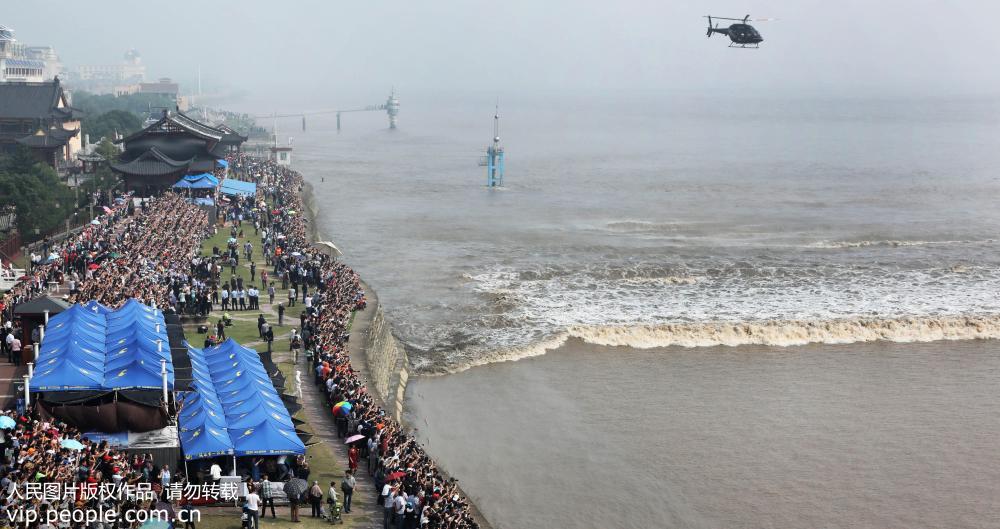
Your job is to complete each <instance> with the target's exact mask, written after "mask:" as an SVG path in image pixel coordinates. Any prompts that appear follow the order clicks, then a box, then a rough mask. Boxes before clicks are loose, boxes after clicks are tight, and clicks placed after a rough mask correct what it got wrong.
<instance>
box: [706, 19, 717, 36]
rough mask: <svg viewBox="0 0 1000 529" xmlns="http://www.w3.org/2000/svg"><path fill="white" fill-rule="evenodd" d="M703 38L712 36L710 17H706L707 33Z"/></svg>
mask: <svg viewBox="0 0 1000 529" xmlns="http://www.w3.org/2000/svg"><path fill="white" fill-rule="evenodd" d="M716 27H718V23H716ZM705 36H706V37H711V36H712V15H709V16H708V31H707V32H706V33H705Z"/></svg>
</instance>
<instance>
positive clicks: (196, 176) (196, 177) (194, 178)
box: [184, 173, 219, 185]
mask: <svg viewBox="0 0 1000 529" xmlns="http://www.w3.org/2000/svg"><path fill="white" fill-rule="evenodd" d="M184 179H185V180H187V181H188V182H196V181H198V180H203V179H207V180H208V181H209V182H212V183H213V184H216V185H218V183H219V179H218V178H216V177H215V175H214V174H212V173H199V174H189V175H187V176H185V177H184Z"/></svg>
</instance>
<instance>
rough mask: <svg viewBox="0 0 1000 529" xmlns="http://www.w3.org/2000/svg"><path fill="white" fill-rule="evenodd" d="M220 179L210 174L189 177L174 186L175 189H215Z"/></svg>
mask: <svg viewBox="0 0 1000 529" xmlns="http://www.w3.org/2000/svg"><path fill="white" fill-rule="evenodd" d="M218 186H219V179H218V178H216V177H214V176H212V175H211V174H208V173H202V174H197V175H187V176H185V177H184V178H181V179H180V180H178V181H177V183H176V184H174V189H215V188H216V187H218Z"/></svg>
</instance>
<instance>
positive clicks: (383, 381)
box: [301, 182, 493, 529]
mask: <svg viewBox="0 0 1000 529" xmlns="http://www.w3.org/2000/svg"><path fill="white" fill-rule="evenodd" d="M301 194H302V202H303V204H304V205H305V209H306V211H305V213H306V215H307V218H308V220H309V231H308V236H309V240H310V241H312V242H317V241H322V240H326V239H324V238H323V237H322V233H321V232H320V231H319V227H318V226H317V223H316V219H317V218H318V214H319V209H318V208H317V206H316V201H315V198H314V196H313V187H312V184H309V183H308V182H307V183H306V184H305V186H304V187H303V189H302V190H301ZM324 248H325V247H324ZM361 286H362V288H364V290H365V296H366V300H367V302H368V304H367V306H366V307H365V310H361V311H357V312H355V313H354V320H353V321H352V322H351V329H350V330H351V339H350V340H349V341H348V342H347V352H348V354H349V355H350V357H351V366H352V367H353V368H354V370H355V371H357V372H358V374H359V375H360V377H361V379H362V380H364V381H365V384H366V385H367V386H368V388H369V391H370V392H371V395H372V396H373V397H374V398H375V400H377V401H379V405H381V406H382V409H384V410H386V413H390V414H392V416H393V418H395V419H396V421H397V422H399V423H400V424H401V425H403V427H404V428H410V426H409V425H408V424H406V422H405V421H404V420H403V403H404V401H405V397H406V383H407V381H408V380H409V378H410V372H409V366H410V360H409V359H408V358H407V356H406V350H405V349H404V348H403V346H402V345H400V343H399V341H398V340H396V337H395V336H393V334H392V326H391V325H390V324H389V321H388V320H386V318H385V312H384V311H383V309H382V304H381V303H379V300H378V294H377V293H376V292H375V290H374V289H373V288H371V286H369V285H368V284H367V283H365V282H364V281H362V282H361ZM439 469H440V470H441V472H442V474H444V475H445V476H448V473H447V471H446V470H445V469H444V468H441V467H439ZM459 490H462V489H461V487H459ZM462 494H463V495H464V496H465V497H466V498H467V499H468V501H469V508H470V510H471V511H472V514H473V516H474V517H475V519H476V522H477V523H479V527H480V528H481V529H493V526H492V525H491V524H490V522H489V520H487V519H486V517H485V516H483V513H482V512H481V511H480V510H479V508H478V507H476V504H475V502H474V501H473V500H472V498H471V497H470V496H469V495H468V494H466V493H465V491H462Z"/></svg>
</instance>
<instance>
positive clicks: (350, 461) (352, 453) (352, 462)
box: [347, 446, 359, 472]
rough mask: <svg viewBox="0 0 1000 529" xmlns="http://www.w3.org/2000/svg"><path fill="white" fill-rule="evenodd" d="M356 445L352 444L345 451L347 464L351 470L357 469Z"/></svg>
mask: <svg viewBox="0 0 1000 529" xmlns="http://www.w3.org/2000/svg"><path fill="white" fill-rule="evenodd" d="M358 456H359V454H358V447H356V446H352V447H351V449H350V450H348V451H347V466H349V467H350V468H351V472H354V471H356V470H357V469H358Z"/></svg>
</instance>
